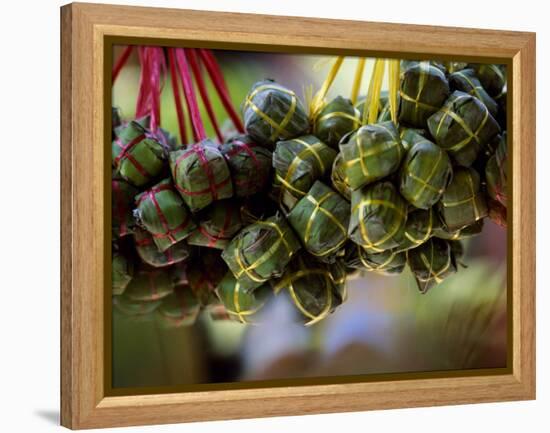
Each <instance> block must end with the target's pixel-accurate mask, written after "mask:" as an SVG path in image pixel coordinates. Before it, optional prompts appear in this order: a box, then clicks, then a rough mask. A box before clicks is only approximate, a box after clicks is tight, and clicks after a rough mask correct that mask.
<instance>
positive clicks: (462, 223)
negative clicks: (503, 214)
mask: <svg viewBox="0 0 550 433" xmlns="http://www.w3.org/2000/svg"><path fill="white" fill-rule="evenodd" d="M480 186H481V183H480V178H479V174H478V173H477V172H476V171H475V170H474V169H473V168H459V167H457V168H455V171H454V174H453V180H452V181H451V183H450V184H449V186H448V187H447V189H446V190H445V193H444V194H443V196H442V197H441V201H440V202H439V212H440V213H441V216H442V218H443V222H444V224H445V227H446V228H447V229H448V230H450V231H455V230H457V229H461V228H463V227H466V226H468V225H470V224H473V223H475V222H476V221H478V220H480V219H481V218H484V217H486V216H487V203H486V200H485V196H484V195H483V194H482V192H481V191H480Z"/></svg>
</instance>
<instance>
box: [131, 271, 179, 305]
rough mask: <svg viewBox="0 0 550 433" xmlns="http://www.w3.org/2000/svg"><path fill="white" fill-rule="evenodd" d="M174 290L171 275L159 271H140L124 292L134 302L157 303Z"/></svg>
mask: <svg viewBox="0 0 550 433" xmlns="http://www.w3.org/2000/svg"><path fill="white" fill-rule="evenodd" d="M173 290H174V282H173V281H172V279H171V278H170V274H169V273H167V272H163V271H159V270H156V269H155V270H150V269H140V270H139V271H137V272H136V273H135V275H134V278H133V279H132V281H130V284H128V286H127V287H126V290H125V291H124V296H126V297H128V299H130V300H132V301H156V300H159V299H162V298H164V297H165V296H168V295H169V294H170V293H172V292H173Z"/></svg>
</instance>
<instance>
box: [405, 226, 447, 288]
mask: <svg viewBox="0 0 550 433" xmlns="http://www.w3.org/2000/svg"><path fill="white" fill-rule="evenodd" d="M407 261H408V264H409V266H410V268H411V271H412V272H413V274H414V277H415V279H416V283H417V285H418V290H420V292H421V293H426V292H427V291H428V290H429V289H430V288H432V287H433V286H434V285H436V284H439V283H441V282H442V281H443V280H444V279H445V278H447V277H448V276H450V275H452V274H454V273H455V272H456V260H455V257H454V254H453V251H452V250H451V244H450V243H449V242H447V241H446V240H443V239H439V238H435V237H433V238H431V239H430V240H429V241H427V242H426V243H425V244H422V245H420V246H419V247H418V248H414V249H412V250H409V251H408V252H407Z"/></svg>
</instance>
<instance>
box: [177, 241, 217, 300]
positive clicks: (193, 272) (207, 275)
mask: <svg viewBox="0 0 550 433" xmlns="http://www.w3.org/2000/svg"><path fill="white" fill-rule="evenodd" d="M226 272H227V266H226V265H225V262H224V261H223V260H222V258H221V256H220V252H219V251H218V250H215V249H210V248H200V249H198V251H197V252H196V254H195V256H194V258H193V260H192V261H191V262H190V263H189V266H188V267H187V278H188V281H189V286H190V287H191V290H192V291H193V294H194V295H195V297H196V298H197V299H198V300H199V302H200V303H201V305H202V306H207V305H210V304H213V303H217V302H219V299H218V297H217V295H216V292H215V290H216V287H217V286H218V284H219V283H220V281H221V280H222V278H223V277H224V275H225V274H226Z"/></svg>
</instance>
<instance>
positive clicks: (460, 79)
mask: <svg viewBox="0 0 550 433" xmlns="http://www.w3.org/2000/svg"><path fill="white" fill-rule="evenodd" d="M449 85H450V87H451V90H453V91H454V90H460V91H461V92H464V93H468V94H470V95H472V96H475V97H476V98H477V99H479V100H480V101H481V102H483V103H484V104H485V106H486V107H487V109H488V110H489V113H491V115H492V116H493V117H496V115H497V112H498V105H497V103H496V102H495V100H494V99H493V98H491V97H490V96H489V94H488V93H487V91H486V90H485V89H484V88H483V86H482V85H481V83H480V81H479V79H478V78H477V75H476V73H475V71H474V70H473V69H471V68H468V69H462V70H461V71H456V72H453V73H452V74H451V75H449Z"/></svg>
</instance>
